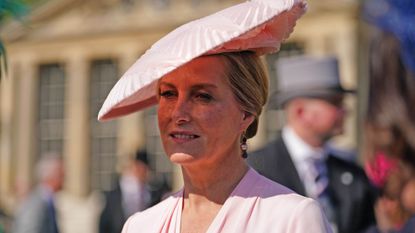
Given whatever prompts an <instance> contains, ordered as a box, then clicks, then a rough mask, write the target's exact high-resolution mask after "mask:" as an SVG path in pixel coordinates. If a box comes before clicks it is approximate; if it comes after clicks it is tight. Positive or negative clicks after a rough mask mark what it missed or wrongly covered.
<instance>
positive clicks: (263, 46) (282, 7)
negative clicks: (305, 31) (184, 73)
mask: <svg viewBox="0 0 415 233" xmlns="http://www.w3.org/2000/svg"><path fill="white" fill-rule="evenodd" d="M305 11H306V3H305V2H304V1H303V0H252V1H248V2H244V3H241V4H238V5H235V6H233V7H229V8H227V9H224V10H222V11H219V12H217V13H215V14H212V15H209V16H207V17H204V18H201V19H198V20H194V21H191V22H189V23H187V24H184V25H182V26H181V27H178V28H177V29H175V30H174V31H172V32H170V33H169V34H167V35H166V36H165V37H163V38H162V39H160V40H159V41H157V42H156V43H155V44H154V45H153V46H152V47H151V48H150V49H149V50H147V51H146V53H145V54H144V55H142V56H141V57H140V58H139V59H138V60H137V61H136V62H135V63H134V64H133V65H132V66H131V67H130V68H129V69H128V70H127V72H125V74H124V75H123V76H122V77H121V78H120V80H119V81H118V82H117V83H116V84H115V86H114V87H113V88H112V90H111V91H110V93H109V95H108V96H107V98H106V99H105V101H104V104H103V106H102V107H101V110H100V111H99V114H98V120H101V121H103V120H109V119H113V118H116V117H120V116H123V115H127V114H129V113H132V112H136V111H139V110H141V109H144V108H146V107H149V106H152V105H155V104H156V103H157V97H156V94H157V90H156V88H157V81H158V80H159V79H160V78H162V77H163V76H164V75H166V74H168V73H170V72H172V71H174V70H175V69H177V68H178V67H180V66H183V65H185V64H186V63H188V62H189V61H191V60H193V59H195V58H197V57H200V56H202V55H207V54H218V53H224V52H232V51H244V50H250V51H255V52H256V53H257V54H259V55H263V54H266V53H272V52H277V51H278V50H279V48H280V44H281V42H282V41H283V40H285V39H286V38H288V36H289V34H290V33H291V32H292V31H293V28H294V26H295V22H296V21H297V19H298V18H300V17H301V16H302V15H303V14H304V13H305Z"/></svg>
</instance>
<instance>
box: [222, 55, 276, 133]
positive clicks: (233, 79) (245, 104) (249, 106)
mask: <svg viewBox="0 0 415 233" xmlns="http://www.w3.org/2000/svg"><path fill="white" fill-rule="evenodd" d="M219 55H220V56H223V57H224V58H225V59H224V60H225V64H226V67H227V68H228V69H227V71H228V72H227V74H226V76H227V81H228V84H229V86H230V87H231V89H232V92H233V94H234V96H235V97H236V100H237V102H238V103H239V105H240V106H241V108H242V110H243V111H245V112H246V113H248V114H251V115H253V116H255V120H254V121H253V122H252V123H251V125H250V126H249V127H248V129H247V130H246V132H245V136H246V137H247V138H252V137H254V136H255V135H256V133H257V130H258V118H259V116H260V115H261V112H262V107H263V106H264V105H265V103H266V102H267V99H268V86H269V82H268V75H267V73H266V70H265V68H264V65H263V63H262V61H261V59H260V58H259V56H257V55H256V54H255V53H254V52H251V51H241V52H232V53H222V54H219Z"/></svg>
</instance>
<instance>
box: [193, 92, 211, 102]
mask: <svg viewBox="0 0 415 233" xmlns="http://www.w3.org/2000/svg"><path fill="white" fill-rule="evenodd" d="M196 99H197V100H200V101H203V102H210V101H212V100H213V97H212V96H211V95H209V94H207V93H198V94H196Z"/></svg>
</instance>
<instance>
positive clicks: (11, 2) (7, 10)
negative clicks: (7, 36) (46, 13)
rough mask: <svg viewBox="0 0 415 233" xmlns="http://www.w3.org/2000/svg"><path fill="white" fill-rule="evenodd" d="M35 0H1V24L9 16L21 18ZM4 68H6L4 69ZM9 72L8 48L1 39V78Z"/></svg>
mask: <svg viewBox="0 0 415 233" xmlns="http://www.w3.org/2000/svg"><path fill="white" fill-rule="evenodd" d="M34 2H35V1H33V0H0V26H1V24H2V23H3V22H4V21H5V20H6V19H8V18H15V19H19V20H20V19H21V18H22V17H23V16H24V15H26V14H27V13H28V12H29V4H32V3H34ZM3 69H4V70H3ZM6 73H7V57H6V49H5V47H4V45H3V43H2V41H1V40H0V79H1V78H3V77H2V76H3V75H5V74H6Z"/></svg>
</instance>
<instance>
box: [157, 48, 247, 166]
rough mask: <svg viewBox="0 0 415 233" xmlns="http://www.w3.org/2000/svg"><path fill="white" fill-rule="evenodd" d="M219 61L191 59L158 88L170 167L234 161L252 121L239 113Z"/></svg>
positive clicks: (160, 117)
mask: <svg viewBox="0 0 415 233" xmlns="http://www.w3.org/2000/svg"><path fill="white" fill-rule="evenodd" d="M222 59H225V58H223V57H220V56H205V57H200V58H197V59H195V60H193V61H192V62H190V63H188V64H187V65H186V66H184V67H181V68H179V69H177V70H176V71H174V72H172V73H171V74H169V75H167V76H165V77H163V78H162V79H161V80H160V82H159V108H158V122H159V128H160V134H161V139H162V142H163V146H164V149H165V151H166V153H167V155H168V156H169V157H170V160H171V161H172V162H175V163H178V164H182V165H184V164H188V163H197V162H199V163H214V162H218V161H220V160H223V159H224V158H227V157H228V158H229V157H230V156H236V155H237V156H240V155H239V154H240V151H239V138H240V135H241V133H242V132H243V131H244V130H245V129H246V128H247V127H248V125H249V124H250V123H251V122H252V121H253V117H252V116H248V117H247V116H245V114H244V112H243V111H242V110H240V107H239V105H238V104H237V102H236V100H235V98H234V95H233V93H232V91H231V89H230V87H229V85H228V84H227V82H226V77H225V74H226V68H225V65H224V61H223V60H222Z"/></svg>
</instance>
